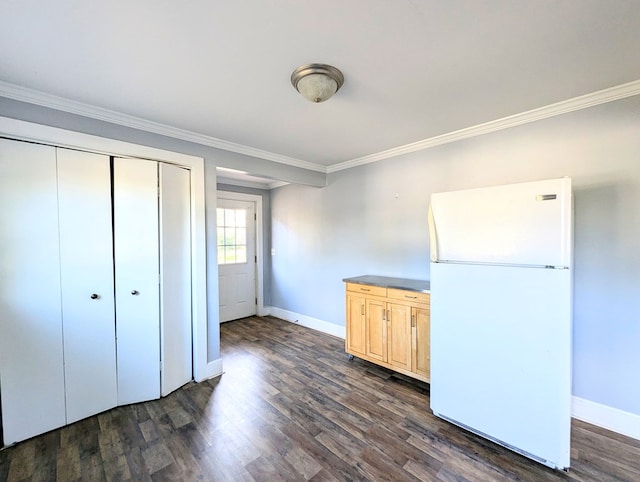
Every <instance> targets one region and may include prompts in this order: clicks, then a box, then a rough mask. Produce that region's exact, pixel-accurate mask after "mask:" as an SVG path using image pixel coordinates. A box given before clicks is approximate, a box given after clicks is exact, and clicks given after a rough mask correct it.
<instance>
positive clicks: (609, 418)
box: [571, 396, 640, 440]
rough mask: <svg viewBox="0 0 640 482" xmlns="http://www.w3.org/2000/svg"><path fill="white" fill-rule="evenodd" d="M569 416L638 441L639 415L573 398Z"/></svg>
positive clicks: (639, 434) (639, 437) (639, 430)
mask: <svg viewBox="0 0 640 482" xmlns="http://www.w3.org/2000/svg"><path fill="white" fill-rule="evenodd" d="M571 415H572V416H573V417H574V418H577V419H578V420H582V421H583V422H587V423H591V424H593V425H597V426H599V427H602V428H606V429H607V430H612V431H614V432H618V433H620V434H622V435H626V436H627V437H632V438H635V439H638V440H640V415H636V414H634V413H630V412H625V411H624V410H619V409H617V408H613V407H609V406H607V405H602V404H600V403H596V402H592V401H591V400H586V399H584V398H580V397H575V396H574V397H573V399H572V404H571Z"/></svg>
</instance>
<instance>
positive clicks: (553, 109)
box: [327, 80, 640, 173]
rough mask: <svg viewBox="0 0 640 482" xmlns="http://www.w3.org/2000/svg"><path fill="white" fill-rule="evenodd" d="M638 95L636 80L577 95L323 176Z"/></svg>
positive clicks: (373, 156)
mask: <svg viewBox="0 0 640 482" xmlns="http://www.w3.org/2000/svg"><path fill="white" fill-rule="evenodd" d="M638 94H640V80H635V81H633V82H629V83H626V84H622V85H617V86H615V87H610V88H608V89H604V90H599V91H597V92H592V93H590V94H586V95H581V96H579V97H574V98H572V99H568V100H564V101H561V102H556V103H555V104H550V105H547V106H544V107H539V108H537V109H533V110H529V111H526V112H522V113H520V114H514V115H511V116H508V117H503V118H501V119H496V120H494V121H490V122H485V123H484V124H478V125H475V126H472V127H467V128H464V129H460V130H457V131H453V132H448V133H446V134H442V135H439V136H435V137H430V138H428V139H423V140H421V141H418V142H413V143H411V144H406V145H404V146H399V147H394V148H393V149H387V150H385V151H381V152H377V153H374V154H370V155H367V156H363V157H358V158H356V159H351V160H350V161H345V162H342V163H340V164H334V165H333V166H329V167H328V168H327V173H332V172H337V171H342V170H344V169H350V168H352V167H356V166H362V165H364V164H371V163H373V162H377V161H382V160H384V159H389V158H391V157H396V156H400V155H402V154H409V153H411V152H416V151H421V150H424V149H428V148H430V147H435V146H440V145H442V144H449V143H451V142H455V141H459V140H462V139H468V138H470V137H475V136H480V135H483V134H488V133H490V132H496V131H501V130H504V129H509V128H510V127H515V126H519V125H522V124H528V123H530V122H535V121H538V120H542V119H547V118H549V117H555V116H558V115H562V114H566V113H569V112H574V111H577V110H581V109H587V108H589V107H593V106H596V105H600V104H606V103H608V102H613V101H616V100H620V99H625V98H627V97H633V96H634V95H638Z"/></svg>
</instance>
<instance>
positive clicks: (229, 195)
mask: <svg viewBox="0 0 640 482" xmlns="http://www.w3.org/2000/svg"><path fill="white" fill-rule="evenodd" d="M218 199H231V200H235V201H248V202H253V203H255V205H256V257H257V262H256V295H257V298H258V305H257V306H256V309H257V311H258V316H266V315H268V314H269V313H268V311H267V310H265V308H264V273H263V272H264V270H263V269H262V267H263V260H264V249H263V246H262V243H263V239H264V236H263V234H264V233H263V232H262V196H258V195H257V194H245V193H242V192H231V191H218Z"/></svg>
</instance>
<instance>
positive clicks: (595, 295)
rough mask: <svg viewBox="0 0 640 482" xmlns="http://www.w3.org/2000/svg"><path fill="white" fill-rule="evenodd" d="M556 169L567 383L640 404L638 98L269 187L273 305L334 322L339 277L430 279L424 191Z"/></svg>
mask: <svg viewBox="0 0 640 482" xmlns="http://www.w3.org/2000/svg"><path fill="white" fill-rule="evenodd" d="M561 176H570V177H572V178H573V186H574V200H575V271H574V274H575V278H574V280H575V284H574V356H573V360H574V381H573V393H574V395H576V396H579V397H582V398H585V399H588V400H591V401H594V402H598V403H602V404H604V405H608V406H611V407H615V408H619V409H621V410H625V411H628V412H631V413H635V414H640V383H638V373H640V354H639V353H640V350H639V349H638V347H640V96H636V97H633V98H629V99H625V100H621V101H617V102H614V103H610V104H606V105H601V106H597V107H592V108H589V109H586V110H582V111H578V112H574V113H570V114H565V115H562V116H558V117H554V118H550V119H546V120H543V121H538V122H535V123H531V124H527V125H523V126H519V127H515V128H511V129H508V130H504V131H500V132H496V133H492V134H487V135H484V136H480V137H475V138H471V139H466V140H463V141H458V142H455V143H452V144H448V145H443V146H439V147H435V148H432V149H429V150H425V151H421V152H416V153H412V154H408V155H404V156H401V157H397V158H393V159H388V160H385V161H381V162H378V163H375V164H370V165H366V166H360V167H357V168H353V169H349V170H345V171H339V172H336V173H334V174H330V175H329V177H328V185H327V186H326V187H325V188H322V189H316V188H310V187H304V186H294V185H290V186H285V187H282V188H278V189H276V190H274V191H272V194H271V210H272V223H273V225H272V229H273V234H272V244H273V247H274V248H275V250H276V256H274V257H273V258H272V263H273V265H272V273H273V279H272V304H273V306H277V307H279V308H282V309H285V310H290V311H294V312H297V313H300V314H304V315H307V316H311V317H314V318H319V319H321V320H324V321H328V322H331V323H335V324H339V325H343V324H344V286H343V283H342V282H341V280H342V278H344V277H348V276H356V275H361V274H378V275H389V276H400V277H406V278H419V279H429V238H428V230H427V209H428V204H429V196H430V194H431V193H432V192H440V191H448V190H455V189H465V188H472V187H479V186H491V185H499V184H505V183H514V182H525V181H532V180H539V179H546V178H554V177H561ZM396 194H397V196H396Z"/></svg>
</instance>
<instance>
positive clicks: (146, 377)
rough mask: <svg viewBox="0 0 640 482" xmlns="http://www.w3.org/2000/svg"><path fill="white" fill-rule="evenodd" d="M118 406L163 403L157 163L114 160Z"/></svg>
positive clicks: (136, 160) (137, 160)
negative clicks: (161, 398) (142, 402)
mask: <svg viewBox="0 0 640 482" xmlns="http://www.w3.org/2000/svg"><path fill="white" fill-rule="evenodd" d="M113 183H114V184H113V205H114V225H113V229H114V252H115V285H116V346H117V365H118V404H119V405H124V404H128V403H135V402H140V401H143V400H151V399H154V398H159V397H160V321H159V320H160V306H159V303H160V290H159V276H160V275H159V266H158V264H159V260H158V163H157V162H153V161H144V160H139V159H121V158H116V159H114V181H113Z"/></svg>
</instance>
